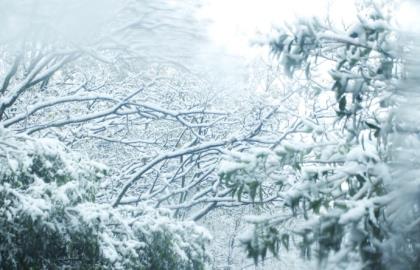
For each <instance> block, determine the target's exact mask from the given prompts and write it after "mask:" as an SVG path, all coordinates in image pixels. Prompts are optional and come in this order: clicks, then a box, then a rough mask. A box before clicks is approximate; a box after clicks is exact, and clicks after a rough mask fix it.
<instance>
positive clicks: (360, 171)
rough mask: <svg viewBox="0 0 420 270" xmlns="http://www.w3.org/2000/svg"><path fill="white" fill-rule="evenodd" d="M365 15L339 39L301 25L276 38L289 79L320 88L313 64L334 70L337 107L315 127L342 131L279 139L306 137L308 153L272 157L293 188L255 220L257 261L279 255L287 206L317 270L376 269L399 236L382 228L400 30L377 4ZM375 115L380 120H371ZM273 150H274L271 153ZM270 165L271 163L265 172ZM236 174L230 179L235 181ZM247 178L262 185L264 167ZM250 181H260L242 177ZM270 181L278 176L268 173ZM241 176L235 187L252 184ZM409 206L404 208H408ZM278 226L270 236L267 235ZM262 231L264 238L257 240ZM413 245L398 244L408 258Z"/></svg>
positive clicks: (391, 192) (388, 225) (315, 24)
mask: <svg viewBox="0 0 420 270" xmlns="http://www.w3.org/2000/svg"><path fill="white" fill-rule="evenodd" d="M368 10H369V12H368V13H367V15H366V16H360V17H359V18H358V22H357V23H356V24H355V25H354V26H353V27H352V28H350V29H349V30H348V31H347V32H338V31H336V30H334V27H331V26H328V25H322V24H321V23H320V21H319V20H314V21H308V20H301V21H299V22H298V23H297V24H296V25H295V26H294V27H290V28H289V29H288V30H282V31H280V34H279V37H278V38H276V39H275V40H273V41H272V42H271V43H270V46H271V48H272V51H273V52H274V53H275V54H276V55H278V56H279V57H280V61H281V63H282V64H283V65H284V68H285V73H286V74H287V75H289V76H292V75H293V74H294V73H296V72H297V71H298V70H301V71H302V72H304V73H306V78H307V81H308V85H309V86H311V85H315V86H314V87H313V88H312V89H311V88H309V89H308V91H311V90H314V91H317V90H319V85H320V84H319V83H317V82H316V80H315V79H314V78H313V77H312V74H313V70H314V69H316V68H313V66H316V65H318V64H319V63H318V62H317V61H318V60H317V59H318V58H322V59H324V60H325V61H327V63H332V64H334V66H335V67H334V68H333V69H332V70H331V71H330V77H331V78H330V81H331V85H332V87H331V88H330V89H331V90H332V91H333V93H334V96H335V106H336V108H329V109H330V110H331V111H332V114H331V115H332V116H334V115H335V121H328V120H323V124H324V125H325V126H327V130H332V129H331V127H332V128H334V126H338V127H340V132H335V131H334V132H333V131H331V132H330V133H329V134H324V133H323V132H321V133H317V134H316V133H313V132H312V137H310V136H307V135H305V134H302V133H303V131H302V130H297V129H296V130H295V132H294V134H291V135H289V137H288V138H287V139H288V140H292V141H293V140H294V141H296V143H293V142H292V143H291V144H286V146H288V145H292V146H295V145H298V144H299V141H301V140H304V141H305V140H306V141H310V144H311V147H309V148H307V149H309V150H308V151H298V152H299V153H300V155H299V158H298V159H296V155H292V156H290V155H289V156H285V157H284V159H283V160H281V159H279V160H278V161H279V162H278V163H277V170H282V171H283V172H285V174H286V178H292V179H293V181H283V183H285V185H283V186H282V188H281V190H280V192H278V193H277V196H278V198H279V200H280V201H283V202H282V203H280V206H282V207H284V212H283V211H282V212H281V213H279V214H278V215H274V216H272V217H271V218H267V219H265V221H264V222H257V223H255V231H254V236H253V237H255V238H258V239H259V240H255V239H254V240H252V241H251V240H249V241H246V247H247V251H248V253H249V254H250V256H252V257H254V258H258V256H260V257H261V258H265V257H266V252H267V250H270V251H273V250H274V251H275V252H278V248H273V247H277V245H275V244H274V245H273V243H278V242H279V239H281V235H283V234H285V233H289V231H287V230H285V229H284V227H285V226H283V225H284V224H285V220H288V221H289V219H283V218H279V216H281V215H285V212H286V210H287V209H290V210H291V211H290V212H291V215H290V217H291V218H294V221H295V223H296V224H298V225H296V226H295V228H294V230H293V235H294V236H293V237H296V239H300V241H298V243H299V244H298V246H299V247H300V248H301V250H302V255H303V256H304V257H311V254H312V253H313V252H312V251H313V250H314V251H315V254H316V257H317V258H318V260H319V263H320V265H321V266H322V267H325V268H328V267H332V268H335V267H343V268H346V267H347V266H348V265H349V263H350V264H353V266H357V265H358V266H360V268H363V267H364V268H367V269H382V268H386V265H387V262H388V261H389V260H390V257H389V256H388V257H387V255H386V253H387V252H388V251H387V249H386V247H385V246H386V245H385V243H388V241H389V240H390V239H392V238H393V237H394V236H395V232H396V231H397V230H398V229H399V228H398V227H395V226H394V225H393V221H390V219H391V217H393V214H392V213H393V211H394V210H392V209H394V207H395V205H393V206H390V205H391V204H392V201H393V200H394V199H395V197H396V196H397V195H396V194H399V193H398V192H397V191H396V189H395V188H396V185H395V183H396V181H398V179H393V177H391V174H390V168H389V164H388V163H387V162H389V161H390V160H392V159H393V152H392V151H391V149H390V148H391V144H389V143H388V137H389V136H390V134H391V133H393V130H392V129H393V128H392V127H393V126H395V125H396V124H395V122H393V118H392V117H389V115H392V114H391V112H392V111H393V110H394V109H395V107H396V105H398V104H397V103H396V102H395V98H394V99H393V98H391V97H392V96H393V94H395V93H394V90H395V88H394V86H395V83H396V82H398V81H400V80H401V79H402V78H403V75H402V73H401V68H400V67H401V65H400V64H399V63H401V62H402V61H401V55H399V54H398V53H397V52H398V47H397V46H396V44H395V40H396V36H397V35H398V33H397V32H396V31H395V30H391V29H393V28H392V27H390V26H389V25H390V23H391V22H390V20H391V19H390V17H389V16H385V15H384V14H383V13H382V12H381V10H380V9H379V8H378V7H377V6H373V7H372V6H371V7H369V9H368ZM397 63H398V64H397ZM313 64H316V65H313ZM397 67H398V68H397ZM330 89H326V90H327V91H330ZM321 90H323V89H321ZM327 91H325V92H327ZM381 114H382V115H387V117H378V115H381ZM313 117H314V119H313V122H319V121H320V120H319V119H317V118H316V117H317V116H316V114H315V112H314V116H313ZM405 132H407V131H405ZM372 134H373V136H371V135H372ZM283 140H284V138H283ZM284 141H285V140H284ZM272 148H273V147H272ZM278 148H280V149H278ZM274 150H276V148H274ZM281 150H282V147H281V145H280V147H277V152H281ZM265 160H267V159H265ZM241 164H242V163H239V165H238V166H240V170H235V172H237V174H238V175H239V176H241V177H242V178H243V177H247V176H249V174H244V173H243V171H244V169H243V168H242V167H241V166H242V165H241ZM308 164H310V166H309V165H308ZM231 167H233V168H234V167H235V166H234V165H231ZM260 167H262V168H264V167H265V165H260ZM273 167H275V165H273V164H271V166H270V168H273ZM290 168H292V169H293V170H292V171H291V170H290ZM235 172H234V173H233V175H229V179H236V178H235V177H236V176H235V174H236V173H235ZM252 172H255V173H256V174H258V175H259V177H261V179H263V180H262V181H261V180H260V181H259V182H264V181H267V180H269V179H267V175H268V174H267V171H266V170H264V173H260V172H256V170H254V169H253V170H252ZM222 176H224V175H222ZM239 176H238V177H239ZM242 178H241V179H242ZM254 178H258V176H255V175H252V178H249V179H254ZM269 178H272V179H276V177H274V176H273V175H270V176H269ZM249 179H248V180H246V179H242V180H241V181H240V182H241V183H247V181H252V180H249ZM237 182H238V181H237ZM259 186H262V184H259ZM398 191H400V190H398ZM261 200H263V199H261ZM416 207H417V206H410V207H408V209H410V211H415V210H413V209H415V208H416ZM414 221H415V222H418V221H416V220H414ZM276 226H277V228H278V229H276V230H273V227H276ZM262 227H265V229H264V231H265V233H261V231H262V229H261V228H262ZM268 232H270V233H268ZM267 235H270V237H267ZM249 239H253V238H249ZM264 239H265V240H264ZM267 239H271V240H267ZM399 239H400V240H401V238H399ZM418 241H419V239H415V238H410V240H406V241H405V244H404V246H405V247H406V248H407V253H409V254H412V253H413V252H412V251H411V248H410V247H413V246H415V245H418ZM400 242H404V240H401V241H400ZM333 254H334V256H332V255H333ZM412 261H414V263H411V264H407V263H405V264H404V265H406V266H407V269H411V268H413V267H414V268H413V269H415V267H416V263H415V261H416V259H414V260H412Z"/></svg>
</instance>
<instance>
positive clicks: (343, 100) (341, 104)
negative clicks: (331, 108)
mask: <svg viewBox="0 0 420 270" xmlns="http://www.w3.org/2000/svg"><path fill="white" fill-rule="evenodd" d="M346 104H347V100H346V96H342V97H341V98H340V101H339V103H338V108H339V109H340V111H342V112H343V111H345V110H346Z"/></svg>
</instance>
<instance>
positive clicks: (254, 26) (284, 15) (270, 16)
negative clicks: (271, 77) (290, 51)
mask: <svg viewBox="0 0 420 270" xmlns="http://www.w3.org/2000/svg"><path fill="white" fill-rule="evenodd" d="M328 11H329V14H330V16H331V17H332V18H333V19H334V20H335V21H337V22H338V23H341V21H343V22H347V21H349V20H351V19H353V18H354V14H355V12H356V10H355V6H354V0H338V1H337V0H336V1H334V0H292V1H291V0H207V4H206V5H204V7H203V8H202V10H201V11H200V13H199V15H198V16H199V17H201V18H207V19H209V20H210V21H211V24H210V26H209V34H210V36H211V38H212V39H213V40H214V42H215V43H216V44H218V45H221V46H224V47H226V48H227V49H228V50H229V51H230V52H231V53H238V54H241V55H242V54H248V53H250V52H249V46H248V44H249V41H250V39H252V38H253V37H254V36H255V33H256V32H257V31H260V32H264V33H268V32H269V30H270V28H271V26H272V25H273V24H280V23H282V22H283V21H291V20H293V19H295V18H296V17H297V16H299V17H300V16H307V17H310V16H319V15H323V14H326V13H327V12H328Z"/></svg>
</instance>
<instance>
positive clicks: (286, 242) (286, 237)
mask: <svg viewBox="0 0 420 270" xmlns="http://www.w3.org/2000/svg"><path fill="white" fill-rule="evenodd" d="M289 239H290V237H289V235H288V234H283V235H282V236H281V242H282V244H283V246H284V247H285V248H286V249H287V250H289Z"/></svg>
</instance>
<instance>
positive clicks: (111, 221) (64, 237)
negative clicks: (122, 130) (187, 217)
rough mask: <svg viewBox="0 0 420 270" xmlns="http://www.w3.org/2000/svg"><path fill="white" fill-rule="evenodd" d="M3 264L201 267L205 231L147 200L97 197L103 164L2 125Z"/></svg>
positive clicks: (0, 250)
mask: <svg viewBox="0 0 420 270" xmlns="http://www.w3.org/2000/svg"><path fill="white" fill-rule="evenodd" d="M0 138H1V139H0V148H1V150H2V151H1V154H0V169H1V170H0V171H1V176H0V226H1V229H0V243H1V244H0V267H1V268H4V269H57V268H60V269H62V268H66V269H109V268H112V269H174V268H176V269H203V268H204V266H205V262H206V261H207V259H208V255H207V253H206V250H205V244H206V243H207V242H208V240H209V236H208V234H207V233H206V232H205V231H204V230H203V229H201V228H199V227H197V226H196V225H195V224H194V223H193V222H176V221H174V220H173V219H172V218H171V217H170V214H171V213H170V212H167V211H164V210H156V209H154V208H152V207H150V206H147V205H139V206H136V207H131V206H130V207H128V206H126V207H119V208H113V207H112V206H111V205H109V204H106V203H96V202H95V193H96V192H95V191H96V182H97V180H99V179H101V178H102V177H103V175H104V173H105V172H106V169H105V168H104V167H103V166H101V165H99V164H97V163H95V162H91V161H87V160H85V159H83V158H81V157H80V156H78V155H75V154H74V153H72V152H69V151H68V150H67V149H66V148H65V147H64V146H63V145H62V144H60V143H58V142H56V141H54V140H46V139H33V138H31V137H28V136H25V135H16V134H14V133H13V132H10V131H8V130H6V129H3V128H2V129H0Z"/></svg>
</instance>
